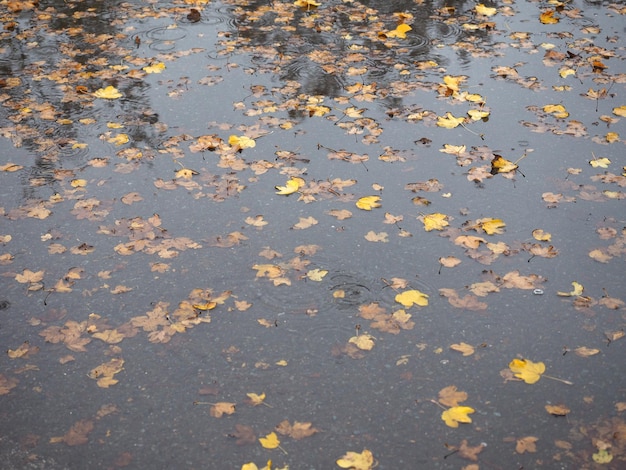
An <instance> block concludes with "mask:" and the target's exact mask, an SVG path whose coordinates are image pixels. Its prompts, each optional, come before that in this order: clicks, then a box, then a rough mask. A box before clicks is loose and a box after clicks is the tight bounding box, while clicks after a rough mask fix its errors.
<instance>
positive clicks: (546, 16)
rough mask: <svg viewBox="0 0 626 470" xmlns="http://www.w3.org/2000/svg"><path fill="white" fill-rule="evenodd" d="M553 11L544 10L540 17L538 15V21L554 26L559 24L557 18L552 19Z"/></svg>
mask: <svg viewBox="0 0 626 470" xmlns="http://www.w3.org/2000/svg"><path fill="white" fill-rule="evenodd" d="M554 13H555V11H554V10H546V11H544V12H543V13H542V14H541V15H539V21H541V22H542V23H543V24H556V23H558V22H559V18H558V17H556V18H555V17H554Z"/></svg>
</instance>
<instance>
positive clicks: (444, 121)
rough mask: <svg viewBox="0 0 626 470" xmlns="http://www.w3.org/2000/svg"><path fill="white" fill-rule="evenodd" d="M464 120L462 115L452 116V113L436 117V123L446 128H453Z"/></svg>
mask: <svg viewBox="0 0 626 470" xmlns="http://www.w3.org/2000/svg"><path fill="white" fill-rule="evenodd" d="M464 122H465V118H464V117H454V116H453V115H452V113H449V112H448V113H446V115H445V116H439V117H437V125H438V126H439V127H445V128H446V129H454V128H455V127H457V126H459V125H461V124H463V123H464Z"/></svg>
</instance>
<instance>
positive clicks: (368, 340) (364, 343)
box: [348, 334, 374, 351]
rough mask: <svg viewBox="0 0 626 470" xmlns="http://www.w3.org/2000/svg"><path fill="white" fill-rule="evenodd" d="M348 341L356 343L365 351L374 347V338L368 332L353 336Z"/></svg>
mask: <svg viewBox="0 0 626 470" xmlns="http://www.w3.org/2000/svg"><path fill="white" fill-rule="evenodd" d="M348 342H350V343H352V344H355V345H356V347H357V348H359V349H363V350H364V351H371V349H372V348H373V347H374V338H373V337H372V336H370V335H368V334H362V335H359V336H353V337H352V338H350V339H349V340H348Z"/></svg>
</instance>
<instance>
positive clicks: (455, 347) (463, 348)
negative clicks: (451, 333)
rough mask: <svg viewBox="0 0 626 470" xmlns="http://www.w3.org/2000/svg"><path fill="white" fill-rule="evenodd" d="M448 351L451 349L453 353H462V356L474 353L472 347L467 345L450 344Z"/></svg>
mask: <svg viewBox="0 0 626 470" xmlns="http://www.w3.org/2000/svg"><path fill="white" fill-rule="evenodd" d="M450 349H452V350H453V351H458V352H460V353H462V354H463V356H471V355H472V354H474V352H475V349H474V346H472V345H471V344H467V343H456V344H452V345H450Z"/></svg>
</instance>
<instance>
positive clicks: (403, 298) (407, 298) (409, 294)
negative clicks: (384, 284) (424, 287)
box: [395, 289, 428, 308]
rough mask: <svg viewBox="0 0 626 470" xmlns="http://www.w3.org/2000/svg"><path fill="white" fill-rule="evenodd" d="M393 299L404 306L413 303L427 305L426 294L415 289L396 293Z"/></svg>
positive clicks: (421, 305)
mask: <svg viewBox="0 0 626 470" xmlns="http://www.w3.org/2000/svg"><path fill="white" fill-rule="evenodd" d="M395 300H396V302H398V303H399V304H402V305H403V306H404V307H406V308H409V307H411V306H412V305H413V304H415V305H419V306H420V307H425V306H427V305H428V295H427V294H424V293H422V292H420V291H418V290H416V289H412V290H407V291H404V292H402V293H400V294H397V295H396V297H395Z"/></svg>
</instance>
